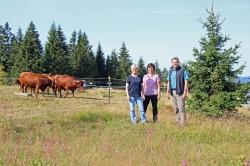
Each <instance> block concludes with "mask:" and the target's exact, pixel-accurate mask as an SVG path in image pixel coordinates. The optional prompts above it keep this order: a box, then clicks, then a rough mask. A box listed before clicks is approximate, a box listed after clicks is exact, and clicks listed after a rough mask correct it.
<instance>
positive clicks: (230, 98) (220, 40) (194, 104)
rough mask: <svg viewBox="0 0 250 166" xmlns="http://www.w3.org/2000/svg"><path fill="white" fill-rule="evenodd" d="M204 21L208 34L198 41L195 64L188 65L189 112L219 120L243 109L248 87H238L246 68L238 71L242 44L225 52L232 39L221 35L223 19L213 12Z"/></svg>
mask: <svg viewBox="0 0 250 166" xmlns="http://www.w3.org/2000/svg"><path fill="white" fill-rule="evenodd" d="M207 12H208V17H207V18H206V20H205V21H201V22H202V24H203V28H205V29H206V31H207V33H206V35H205V36H204V37H202V38H201V40H200V41H199V43H200V47H201V48H200V50H198V49H197V48H194V49H193V55H194V58H195V60H194V61H192V62H189V64H188V71H189V72H190V75H191V77H190V82H191V88H192V89H191V93H192V97H191V99H190V100H189V108H190V110H194V111H201V112H203V113H206V114H207V115H212V116H220V115H223V114H224V113H225V112H230V111H234V110H235V109H236V107H238V106H240V104H241V103H242V102H243V98H244V96H245V94H246V92H247V89H246V87H245V86H244V85H243V86H242V85H240V84H239V83H237V81H236V80H237V78H238V75H239V74H241V73H242V71H243V69H244V67H245V66H244V65H241V66H240V67H238V68H236V67H235V65H236V64H238V61H239V59H240V56H239V55H238V52H237V50H238V48H239V44H236V45H235V46H234V47H230V48H228V49H226V48H224V47H225V44H226V42H227V41H228V40H230V39H229V37H228V36H224V35H223V34H222V33H221V25H222V22H220V21H219V18H220V15H219V14H217V15H215V13H214V11H213V8H212V9H211V10H210V11H209V10H207Z"/></svg>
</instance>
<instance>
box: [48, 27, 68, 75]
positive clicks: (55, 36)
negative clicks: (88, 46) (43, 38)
mask: <svg viewBox="0 0 250 166" xmlns="http://www.w3.org/2000/svg"><path fill="white" fill-rule="evenodd" d="M43 66H44V69H45V72H46V73H54V74H68V73H69V72H70V71H69V57H68V46H67V43H66V38H65V36H64V33H63V30H62V28H61V26H60V25H59V26H58V28H56V25H55V23H53V24H52V25H51V27H50V30H49V36H48V41H47V42H46V44H45V55H44V57H43Z"/></svg>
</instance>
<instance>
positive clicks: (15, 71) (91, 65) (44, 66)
mask: <svg viewBox="0 0 250 166" xmlns="http://www.w3.org/2000/svg"><path fill="white" fill-rule="evenodd" d="M132 63H133V60H132V59H131V56H130V55H129V51H128V49H127V47H126V44H125V42H123V43H122V45H121V47H120V49H119V51H116V50H115V49H113V50H112V52H111V53H110V55H107V56H105V54H104V52H103V49H102V47H101V44H100V43H99V44H98V46H97V50H96V51H95V52H94V51H93V47H92V45H91V44H90V42H89V40H88V36H87V34H86V33H85V32H82V31H81V30H79V31H78V32H76V31H73V32H72V35H71V37H70V40H69V42H68V43H67V40H66V37H65V35H64V32H63V30H62V27H61V26H60V25H58V26H56V24H55V23H53V24H52V25H51V27H50V29H49V31H48V38H47V41H46V42H45V45H44V47H43V45H42V43H41V41H40V40H39V33H38V31H37V29H36V27H35V24H34V23H33V22H30V24H29V26H28V28H27V30H26V31H25V34H24V35H23V33H22V29H21V28H19V29H18V31H17V33H16V34H14V33H13V32H12V29H11V27H10V26H9V23H8V22H6V23H5V24H4V25H0V70H1V72H2V73H5V76H6V77H10V78H16V77H17V76H18V75H19V74H20V73H21V72H23V71H31V72H36V73H52V74H69V75H73V76H75V77H79V78H86V77H88V78H106V77H108V76H110V77H112V78H117V79H126V77H127V76H128V74H129V73H130V66H131V64H132ZM137 63H138V65H139V67H140V72H141V74H145V73H146V67H145V62H144V60H143V58H142V57H140V59H139V61H138V62H137ZM155 64H156V69H157V72H158V73H159V74H161V73H164V74H163V77H164V78H166V75H167V70H166V68H164V69H163V71H161V69H160V67H159V63H158V61H157V60H156V61H155Z"/></svg>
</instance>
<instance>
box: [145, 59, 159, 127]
mask: <svg viewBox="0 0 250 166" xmlns="http://www.w3.org/2000/svg"><path fill="white" fill-rule="evenodd" d="M147 71H148V73H147V74H146V75H145V76H144V77H143V87H144V96H145V100H144V102H143V105H144V111H145V113H146V111H147V107H148V104H149V102H150V100H151V104H152V107H153V121H154V122H156V121H157V119H158V109H157V102H158V100H160V98H161V93H160V87H161V86H160V82H161V80H160V77H159V75H158V74H156V73H155V65H154V64H153V63H149V64H148V65H147Z"/></svg>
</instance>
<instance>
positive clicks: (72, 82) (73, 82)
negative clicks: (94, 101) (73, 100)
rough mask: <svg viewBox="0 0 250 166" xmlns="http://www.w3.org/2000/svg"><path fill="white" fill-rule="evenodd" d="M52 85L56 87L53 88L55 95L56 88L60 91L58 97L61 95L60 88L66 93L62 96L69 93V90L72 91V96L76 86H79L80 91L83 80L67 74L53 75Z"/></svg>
mask: <svg viewBox="0 0 250 166" xmlns="http://www.w3.org/2000/svg"><path fill="white" fill-rule="evenodd" d="M54 85H55V88H56V89H55V90H54V93H55V96H57V94H56V90H58V91H59V93H60V97H62V93H61V90H66V95H65V96H64V97H67V95H68V94H69V90H71V91H72V94H73V97H75V96H74V92H75V90H76V89H77V88H79V89H80V91H82V90H83V81H82V80H78V79H76V78H75V77H73V76H68V75H56V76H54Z"/></svg>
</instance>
